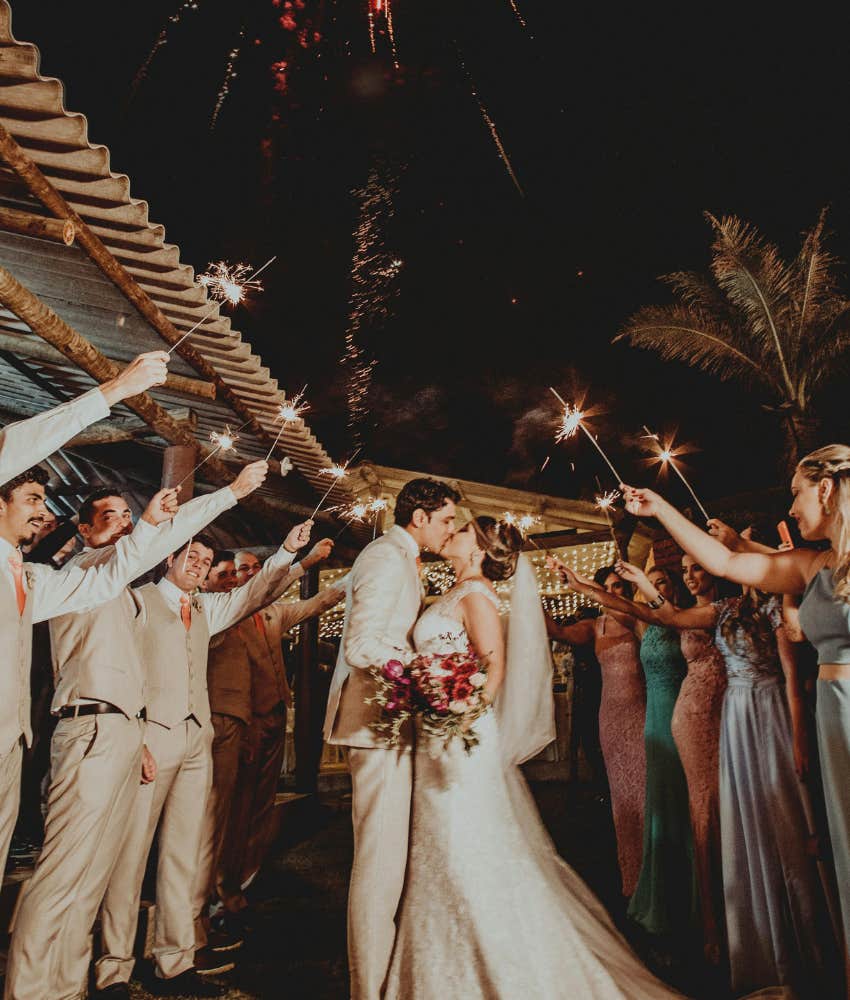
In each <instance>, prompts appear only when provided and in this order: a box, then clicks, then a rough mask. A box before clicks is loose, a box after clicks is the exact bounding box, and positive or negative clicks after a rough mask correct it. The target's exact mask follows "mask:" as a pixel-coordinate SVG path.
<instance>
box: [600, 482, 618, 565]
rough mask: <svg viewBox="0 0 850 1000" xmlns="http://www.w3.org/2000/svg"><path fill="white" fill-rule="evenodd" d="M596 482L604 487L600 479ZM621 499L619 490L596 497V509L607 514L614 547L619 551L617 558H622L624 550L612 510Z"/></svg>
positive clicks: (606, 518) (606, 517)
mask: <svg viewBox="0 0 850 1000" xmlns="http://www.w3.org/2000/svg"><path fill="white" fill-rule="evenodd" d="M596 482H597V484H598V485H599V488H600V489H602V486H601V484H599V480H598V479H597V480H596ZM619 499H620V491H619V490H609V491H608V492H607V493H600V494H599V495H598V496H597V497H596V509H597V510H601V511H602V513H603V514H604V515H605V520H606V521H607V522H608V531H609V532H610V533H611V541H612V542H613V543H614V549H615V551H616V553H617V559H622V558H623V555H622V552H621V551H620V543H619V541H618V540H617V533H616V531H614V522H613V520H612V519H611V510H612V508H613V506H614V504H615V503H616V501H617V500H619Z"/></svg>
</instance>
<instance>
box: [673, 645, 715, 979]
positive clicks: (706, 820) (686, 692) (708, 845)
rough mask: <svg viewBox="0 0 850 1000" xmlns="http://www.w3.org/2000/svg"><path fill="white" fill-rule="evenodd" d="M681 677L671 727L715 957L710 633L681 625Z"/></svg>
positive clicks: (709, 952)
mask: <svg viewBox="0 0 850 1000" xmlns="http://www.w3.org/2000/svg"><path fill="white" fill-rule="evenodd" d="M681 638H682V654H683V655H684V657H685V660H686V661H687V664H688V674H687V676H686V677H685V679H684V680H683V681H682V687H681V688H680V690H679V697H678V699H677V700H676V707H675V708H674V709H673V719H672V722H671V727H670V728H671V730H672V732H673V740H674V741H675V743H676V748H677V749H678V751H679V757H680V758H681V760H682V766H683V767H684V769H685V777H686V779H687V782H688V798H689V800H690V808H691V824H692V826H693V832H694V863H695V866H696V873H697V885H698V887H699V895H700V914H701V917H702V930H703V941H704V947H705V955H706V958H708V959H709V961H712V962H715V963H716V962H719V961H720V958H721V956H722V954H723V950H724V944H723V942H724V940H725V932H724V926H725V922H724V916H723V872H722V869H721V864H720V857H721V853H720V714H721V711H722V708H723V695H724V693H725V691H726V665H725V663H724V661H723V657H722V656H721V655H720V652H719V650H718V649H717V647H716V646H715V645H714V634H713V632H706V631H705V630H704V629H683V630H682V634H681Z"/></svg>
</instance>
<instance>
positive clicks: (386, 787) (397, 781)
mask: <svg viewBox="0 0 850 1000" xmlns="http://www.w3.org/2000/svg"><path fill="white" fill-rule="evenodd" d="M348 761H349V765H350V768H351V786H352V803H351V820H352V823H353V825H354V861H353V864H352V866H351V885H350V887H349V892H348V967H349V971H350V974H351V1000H380V997H381V988H382V986H383V983H384V979H385V978H386V975H387V971H388V969H389V964H390V957H391V955H392V950H393V943H394V941H395V932H396V926H395V916H396V911H397V910H398V904H399V901H400V899H401V893H402V889H403V887H404V876H405V871H406V869H407V844H408V839H409V834H410V804H411V795H412V790H413V754H412V753H411V752H410V751H409V750H408V751H406V752H405V751H400V750H379V749H371V750H367V749H360V748H355V747H350V748H349V750H348Z"/></svg>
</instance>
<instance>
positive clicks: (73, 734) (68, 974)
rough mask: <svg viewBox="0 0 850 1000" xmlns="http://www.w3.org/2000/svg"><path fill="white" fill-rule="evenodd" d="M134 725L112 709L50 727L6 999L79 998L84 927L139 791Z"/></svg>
mask: <svg viewBox="0 0 850 1000" xmlns="http://www.w3.org/2000/svg"><path fill="white" fill-rule="evenodd" d="M142 729H143V727H142V724H141V723H140V721H139V720H138V719H128V718H127V717H126V716H124V715H122V714H121V713H118V712H116V713H112V714H109V715H85V716H80V717H79V718H76V719H60V720H59V722H58V723H57V725H56V730H55V732H54V734H53V740H52V742H51V747H50V756H51V761H50V779H51V780H50V790H49V792H48V797H47V817H46V820H45V829H44V847H43V848H42V850H41V854H40V855H39V858H38V863H37V864H36V867H35V872H34V874H33V877H32V878H31V879H30V881H29V883H28V885H27V886H26V888H25V890H24V896H23V899H22V901H21V905H20V909H19V910H18V916H17V919H16V921H15V931H14V934H13V935H12V943H11V947H10V950H9V963H8V968H7V972H6V994H5V995H6V997H7V998H8V1000H44V998H45V997H50V998H51V1000H71V998H76V997H83V996H85V995H86V989H87V985H88V969H89V962H90V960H91V931H92V926H93V925H94V921H95V918H96V917H97V911H98V908H99V906H100V902H101V900H102V899H103V894H104V892H105V891H106V886H107V884H108V882H109V878H110V876H111V874H112V870H113V868H114V867H115V862H116V860H117V858H118V854H119V852H120V850H121V845H122V843H123V841H124V839H125V837H126V834H127V829H128V821H129V817H130V811H131V808H132V804H133V801H134V799H135V796H136V789H137V788H138V787H139V781H140V777H141V756H142Z"/></svg>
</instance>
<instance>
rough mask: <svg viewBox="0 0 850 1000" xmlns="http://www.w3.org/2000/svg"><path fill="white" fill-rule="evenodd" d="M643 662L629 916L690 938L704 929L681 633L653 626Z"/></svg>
mask: <svg viewBox="0 0 850 1000" xmlns="http://www.w3.org/2000/svg"><path fill="white" fill-rule="evenodd" d="M640 659H641V663H642V664H643V669H644V674H645V676H646V725H645V728H644V739H645V744H646V801H645V806H644V825H643V861H642V864H641V870H640V876H639V878H638V885H637V888H636V889H635V892H634V895H633V896H632V899H631V903H630V904H629V910H628V913H629V916H630V917H631V918H632V920H634V921H635V922H636V923H638V924H640V926H641V927H643V929H644V930H646V931H648V932H649V933H650V934H657V935H661V936H668V937H675V938H677V939H679V940H682V939H684V938H688V937H690V936H691V935H692V933H693V932H694V931H695V930H696V929H697V928H698V926H699V916H698V913H699V902H698V895H697V884H696V873H695V869H694V849H693V835H692V833H691V817H690V809H689V803H688V785H687V781H686V780H685V772H684V771H683V769H682V762H681V760H680V759H679V752H678V750H677V749H676V744H675V743H674V742H673V734H672V733H671V731H670V720H671V718H672V716H673V708H674V706H675V704H676V699H677V698H678V696H679V688H680V686H681V684H682V680H683V678H684V677H685V674H686V673H687V665H686V663H685V659H684V657H683V656H682V651H681V648H680V645H679V633H678V632H676V631H675V630H673V629H670V628H667V627H665V626H662V625H649V626H648V627H647V629H646V631H645V632H644V634H643V639H642V641H641V647H640Z"/></svg>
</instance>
